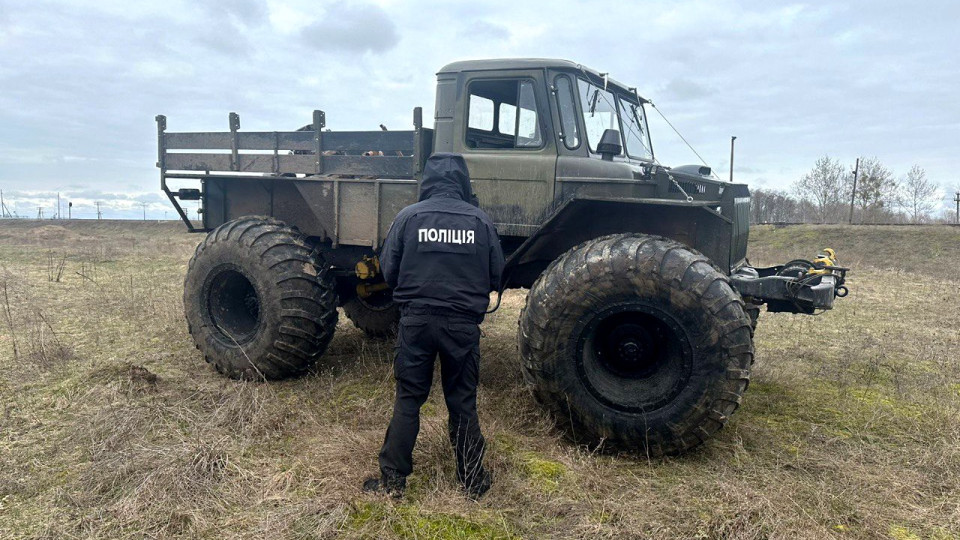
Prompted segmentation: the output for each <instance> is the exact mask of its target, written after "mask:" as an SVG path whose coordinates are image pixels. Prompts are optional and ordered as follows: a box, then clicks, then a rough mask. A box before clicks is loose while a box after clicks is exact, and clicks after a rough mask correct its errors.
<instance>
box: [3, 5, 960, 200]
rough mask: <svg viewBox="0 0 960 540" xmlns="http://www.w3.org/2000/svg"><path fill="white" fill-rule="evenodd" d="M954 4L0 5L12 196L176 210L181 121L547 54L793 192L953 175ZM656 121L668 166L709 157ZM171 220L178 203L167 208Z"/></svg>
mask: <svg viewBox="0 0 960 540" xmlns="http://www.w3.org/2000/svg"><path fill="white" fill-rule="evenodd" d="M958 22H960V2H956V1H955V0H945V1H937V2H911V3H903V2H894V1H877V0H871V1H865V2H824V3H788V2H768V1H759V2H746V1H739V2H738V1H717V0H709V1H671V2H666V1H664V2H615V3H611V2H575V1H566V0H550V1H548V2H542V3H535V2H517V1H510V2H506V1H503V2H497V1H493V2H491V1H487V2H470V3H449V4H446V3H427V2H417V1H406V2H400V1H391V0H385V1H377V2H346V1H335V2H327V1H317V0H304V1H289V2H281V1H272V0H268V1H262V0H232V1H214V0H201V1H195V2H179V1H176V0H163V1H151V0H138V1H130V0H96V1H95V2H79V1H77V2H51V1H44V0H0V189H2V190H3V192H4V197H5V199H8V206H13V205H12V204H10V201H11V200H12V201H13V203H14V204H15V205H16V209H17V211H18V212H19V213H20V214H21V215H31V216H35V215H36V207H37V205H38V204H40V205H46V206H47V207H48V209H47V210H45V215H47V216H49V215H51V214H52V213H55V212H56V210H55V208H54V206H55V203H51V202H50V201H51V199H50V198H49V196H50V194H51V193H53V194H54V195H55V193H56V192H57V191H61V192H63V193H64V194H69V198H70V199H71V200H74V201H76V203H75V205H76V206H75V208H74V210H75V212H76V215H79V216H82V217H91V216H93V215H95V210H94V209H93V207H92V203H93V201H95V200H103V201H107V205H106V206H105V214H106V217H121V216H124V217H133V216H137V215H140V212H141V207H140V201H143V202H147V203H148V206H147V210H148V214H149V217H163V213H164V211H165V210H169V207H168V205H167V204H166V203H165V202H164V199H162V198H161V197H160V194H159V179H158V171H157V169H156V168H155V167H154V163H155V161H156V124H155V122H154V116H155V115H157V114H165V115H167V118H168V129H169V130H170V131H200V130H226V129H227V113H228V112H229V111H236V112H238V113H239V114H240V117H241V124H242V129H244V130H285V129H293V128H296V127H299V126H302V125H305V124H307V123H309V122H310V117H311V111H312V110H313V109H323V110H325V111H326V113H327V125H328V127H330V128H332V129H334V130H337V129H377V126H378V125H379V124H381V123H383V124H386V125H387V126H388V127H390V128H393V129H410V127H411V117H412V112H411V111H412V109H413V107H415V106H417V105H420V106H423V107H424V112H425V116H430V113H431V112H432V110H433V98H434V82H435V73H436V71H437V69H438V68H439V67H441V66H443V65H444V64H446V63H448V62H451V61H454V60H461V59H469V58H495V57H524V56H535V57H555V58H565V59H569V60H573V61H575V62H578V63H582V64H585V65H588V66H591V67H593V68H595V69H597V70H599V71H604V72H609V73H611V75H612V76H613V77H614V78H616V79H618V80H620V81H622V82H625V83H628V84H631V85H635V86H637V87H638V88H639V91H640V94H641V95H643V96H645V97H647V98H649V99H651V100H653V101H654V102H655V103H656V104H657V105H658V106H659V108H660V109H661V110H662V111H663V112H664V114H666V116H667V118H669V119H670V120H671V121H672V122H673V124H674V125H675V126H676V127H677V128H678V129H679V130H680V131H681V132H682V133H683V134H684V136H685V137H686V138H687V140H689V141H690V143H691V144H692V145H693V146H694V147H695V148H696V149H697V150H698V151H699V152H700V154H701V155H703V157H704V158H705V159H706V161H707V162H708V163H709V164H710V165H712V166H713V167H714V168H715V169H716V170H717V171H718V173H719V174H720V176H721V177H726V175H727V169H728V167H729V161H728V160H729V144H730V142H729V141H730V136H731V135H736V136H737V153H736V160H735V165H736V169H735V178H736V180H738V181H744V182H747V183H749V184H750V185H752V186H756V187H759V186H762V187H776V188H789V186H790V185H791V184H792V182H793V181H795V180H796V179H797V178H798V177H799V176H800V175H802V174H803V173H804V172H805V171H807V170H809V169H810V168H811V167H812V165H813V163H814V161H815V160H816V159H817V157H819V156H821V155H824V154H829V155H831V156H832V157H835V158H838V159H840V160H841V161H843V162H844V163H847V164H849V166H850V167H851V168H852V166H853V162H854V160H855V159H856V157H857V156H859V155H863V156H876V157H878V158H879V159H880V160H881V161H883V162H884V163H885V164H886V165H887V166H889V167H890V168H892V169H893V171H894V172H895V174H897V175H898V176H899V175H902V174H903V173H905V172H906V171H907V170H908V169H909V168H910V166H911V165H913V164H918V165H920V166H921V167H923V168H924V169H926V171H927V174H928V176H929V177H930V178H931V179H933V180H934V181H936V182H938V183H941V184H942V185H943V186H944V187H945V188H952V186H955V185H957V184H958V183H960V167H958V164H960V160H958V158H957V156H958V148H957V147H958V144H957V141H958V135H960V99H958V98H957V93H958V88H960V69H958V68H960V65H958V64H960V61H958V59H960V55H958V52H957V51H958V50H960V38H958ZM654 117H655V115H652V117H651V130H652V132H653V137H654V148H655V150H656V151H657V156H658V158H659V159H660V160H661V161H662V162H663V163H665V164H669V165H679V164H683V163H696V162H697V161H698V160H697V159H696V156H695V155H693V154H692V153H691V152H690V151H689V150H687V149H686V147H685V146H684V145H683V143H682V142H681V141H680V140H679V139H678V138H677V137H676V136H675V135H674V134H673V133H672V132H671V131H670V130H669V128H668V127H666V126H665V125H663V124H662V123H659V122H654ZM170 215H171V216H172V212H170Z"/></svg>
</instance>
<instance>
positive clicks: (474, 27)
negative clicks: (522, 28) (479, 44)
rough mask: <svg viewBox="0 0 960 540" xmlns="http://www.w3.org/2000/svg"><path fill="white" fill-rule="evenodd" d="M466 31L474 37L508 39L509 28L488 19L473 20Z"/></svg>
mask: <svg viewBox="0 0 960 540" xmlns="http://www.w3.org/2000/svg"><path fill="white" fill-rule="evenodd" d="M468 31H469V32H470V33H471V34H472V35H473V36H474V37H481V38H490V39H501V40H507V39H510V35H511V34H510V30H508V29H507V28H505V27H503V26H500V25H499V24H496V23H492V22H490V21H475V22H471V23H470V25H469V27H468Z"/></svg>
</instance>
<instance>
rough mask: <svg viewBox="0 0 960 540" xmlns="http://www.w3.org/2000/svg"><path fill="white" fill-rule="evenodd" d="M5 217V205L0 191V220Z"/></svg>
mask: <svg viewBox="0 0 960 540" xmlns="http://www.w3.org/2000/svg"><path fill="white" fill-rule="evenodd" d="M5 217H7V205H5V204H3V190H2V189H0V218H5Z"/></svg>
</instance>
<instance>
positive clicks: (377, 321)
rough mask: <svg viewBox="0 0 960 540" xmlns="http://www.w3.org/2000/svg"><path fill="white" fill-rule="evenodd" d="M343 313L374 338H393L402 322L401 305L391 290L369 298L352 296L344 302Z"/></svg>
mask: <svg viewBox="0 0 960 540" xmlns="http://www.w3.org/2000/svg"><path fill="white" fill-rule="evenodd" d="M343 313H344V314H345V315H346V316H347V318H348V319H350V320H351V321H352V322H353V324H354V326H356V327H357V328H359V329H360V330H362V331H363V333H365V334H366V335H367V336H368V337H371V338H374V339H384V338H392V337H394V336H396V335H397V325H399V324H400V305H399V304H397V303H396V302H394V301H393V298H392V296H391V294H390V291H381V292H377V293H374V294H373V295H371V296H369V297H368V298H360V297H359V296H352V297H350V299H348V300H347V301H346V302H344V303H343Z"/></svg>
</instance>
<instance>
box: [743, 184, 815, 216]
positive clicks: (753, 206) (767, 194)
mask: <svg viewBox="0 0 960 540" xmlns="http://www.w3.org/2000/svg"><path fill="white" fill-rule="evenodd" d="M750 198H751V200H750V219H751V222H752V223H778V222H781V223H783V222H786V223H792V222H793V223H795V222H798V221H802V216H801V215H800V212H799V204H798V202H797V200H796V199H794V198H793V197H791V196H790V194H788V193H785V192H783V191H779V190H776V189H762V188H758V189H754V190H752V191H751V192H750Z"/></svg>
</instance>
